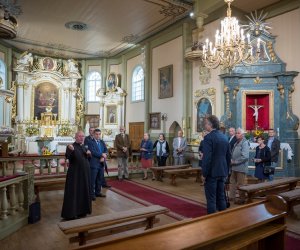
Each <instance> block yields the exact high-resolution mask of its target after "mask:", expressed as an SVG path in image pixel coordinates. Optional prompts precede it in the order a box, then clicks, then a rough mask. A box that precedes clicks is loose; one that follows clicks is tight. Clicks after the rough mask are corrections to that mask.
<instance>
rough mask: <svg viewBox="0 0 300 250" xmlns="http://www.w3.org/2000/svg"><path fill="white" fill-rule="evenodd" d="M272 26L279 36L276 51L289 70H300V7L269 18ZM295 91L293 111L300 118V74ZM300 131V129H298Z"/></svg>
mask: <svg viewBox="0 0 300 250" xmlns="http://www.w3.org/2000/svg"><path fill="white" fill-rule="evenodd" d="M268 22H270V26H271V27H272V30H271V33H272V35H275V36H277V38H276V43H275V52H276V53H277V55H278V56H279V57H280V59H281V60H282V61H283V62H285V63H286V70H287V71H298V72H300V63H299V60H300V49H299V41H300V32H299V24H300V9H296V10H293V11H291V12H288V13H285V14H283V15H280V16H276V17H274V18H270V19H269V20H268ZM294 83H295V92H294V93H293V96H292V100H293V103H292V106H293V113H294V114H295V115H297V116H298V117H299V118H300V109H299V107H300V98H299V97H300V76H297V77H296V78H295V80H294ZM298 133H300V129H298Z"/></svg>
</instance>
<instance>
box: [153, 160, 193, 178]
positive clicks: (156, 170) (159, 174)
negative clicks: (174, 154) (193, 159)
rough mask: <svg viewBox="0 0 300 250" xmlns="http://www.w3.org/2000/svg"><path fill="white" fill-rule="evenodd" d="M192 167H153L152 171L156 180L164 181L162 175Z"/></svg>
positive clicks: (186, 165) (188, 165)
mask: <svg viewBox="0 0 300 250" xmlns="http://www.w3.org/2000/svg"><path fill="white" fill-rule="evenodd" d="M191 166H192V165H190V164H185V165H173V166H164V167H151V168H150V169H151V170H152V171H153V173H154V175H155V179H156V180H161V181H162V174H163V172H164V171H166V170H171V169H182V168H190V167H191Z"/></svg>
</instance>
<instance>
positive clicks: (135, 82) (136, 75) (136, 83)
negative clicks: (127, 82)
mask: <svg viewBox="0 0 300 250" xmlns="http://www.w3.org/2000/svg"><path fill="white" fill-rule="evenodd" d="M144 79H145V76H144V70H143V68H142V67H141V66H137V67H136V68H135V69H134V70H133V74H132V98H131V100H132V101H133V102H137V101H144V89H145V80H144Z"/></svg>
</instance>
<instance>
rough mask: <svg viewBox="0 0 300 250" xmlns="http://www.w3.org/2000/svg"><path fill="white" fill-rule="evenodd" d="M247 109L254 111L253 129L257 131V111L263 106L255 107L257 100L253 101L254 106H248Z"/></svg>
mask: <svg viewBox="0 0 300 250" xmlns="http://www.w3.org/2000/svg"><path fill="white" fill-rule="evenodd" d="M248 107H249V108H252V109H253V110H254V113H253V116H254V120H255V129H257V127H258V124H257V122H258V110H259V109H260V108H263V107H264V105H257V99H254V105H249V106H248Z"/></svg>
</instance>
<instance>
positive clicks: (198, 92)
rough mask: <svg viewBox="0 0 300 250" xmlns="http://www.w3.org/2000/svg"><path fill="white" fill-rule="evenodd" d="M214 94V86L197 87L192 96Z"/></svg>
mask: <svg viewBox="0 0 300 250" xmlns="http://www.w3.org/2000/svg"><path fill="white" fill-rule="evenodd" d="M215 94H216V89H215V88H208V89H198V90H196V91H195V94H194V96H195V97H200V96H203V95H208V96H212V95H215Z"/></svg>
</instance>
